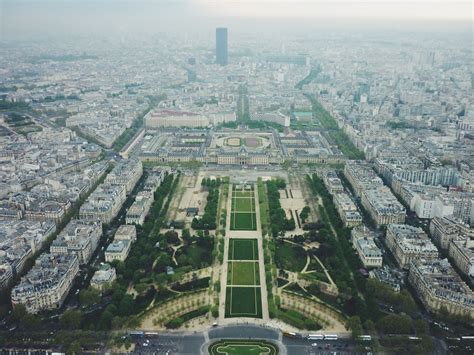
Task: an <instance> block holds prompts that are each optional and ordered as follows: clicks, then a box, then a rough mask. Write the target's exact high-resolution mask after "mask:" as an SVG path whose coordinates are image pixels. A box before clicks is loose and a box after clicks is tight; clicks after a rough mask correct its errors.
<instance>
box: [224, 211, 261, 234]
mask: <svg viewBox="0 0 474 355" xmlns="http://www.w3.org/2000/svg"><path fill="white" fill-rule="evenodd" d="M230 229H231V230H244V231H254V230H257V217H256V214H255V212H243V213H236V212H232V214H231V215H230Z"/></svg>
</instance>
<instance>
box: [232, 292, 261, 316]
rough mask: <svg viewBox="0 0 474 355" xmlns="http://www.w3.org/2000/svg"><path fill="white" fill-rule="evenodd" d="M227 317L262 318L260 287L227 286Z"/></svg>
mask: <svg viewBox="0 0 474 355" xmlns="http://www.w3.org/2000/svg"><path fill="white" fill-rule="evenodd" d="M225 317H226V318H229V317H252V318H262V295H261V292H260V287H229V286H228V287H227V289H226V296H225Z"/></svg>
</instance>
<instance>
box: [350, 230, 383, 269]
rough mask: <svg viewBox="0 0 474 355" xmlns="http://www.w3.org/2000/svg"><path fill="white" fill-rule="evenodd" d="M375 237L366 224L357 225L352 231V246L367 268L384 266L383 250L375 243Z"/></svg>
mask: <svg viewBox="0 0 474 355" xmlns="http://www.w3.org/2000/svg"><path fill="white" fill-rule="evenodd" d="M374 237H375V235H374V233H373V232H372V231H371V230H370V229H368V228H367V227H365V226H357V227H355V228H354V229H352V231H351V239H352V247H353V248H354V249H355V250H356V251H357V254H358V255H359V258H360V260H361V261H362V264H363V265H364V267H366V268H374V267H382V262H383V259H382V251H381V250H380V248H379V247H378V246H377V245H376V244H375V241H374Z"/></svg>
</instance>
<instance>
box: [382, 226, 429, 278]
mask: <svg viewBox="0 0 474 355" xmlns="http://www.w3.org/2000/svg"><path fill="white" fill-rule="evenodd" d="M386 243H387V246H388V248H389V249H390V251H391V252H392V254H393V256H394V257H395V259H396V260H397V262H398V265H399V266H400V267H401V268H405V269H406V268H408V267H409V266H410V263H411V262H412V261H413V260H416V259H419V258H424V259H426V260H432V259H436V258H438V249H436V247H435V246H434V245H433V243H432V242H431V240H430V239H429V238H428V236H427V235H426V233H425V232H423V230H422V229H421V228H417V227H412V226H409V225H407V224H389V225H388V226H387V235H386Z"/></svg>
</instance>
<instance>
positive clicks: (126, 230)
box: [114, 224, 137, 243]
mask: <svg viewBox="0 0 474 355" xmlns="http://www.w3.org/2000/svg"><path fill="white" fill-rule="evenodd" d="M114 239H115V240H129V241H130V242H132V243H133V242H134V241H135V240H137V229H136V228H135V226H132V225H127V224H122V225H121V226H120V227H118V228H117V231H116V232H115V236H114Z"/></svg>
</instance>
